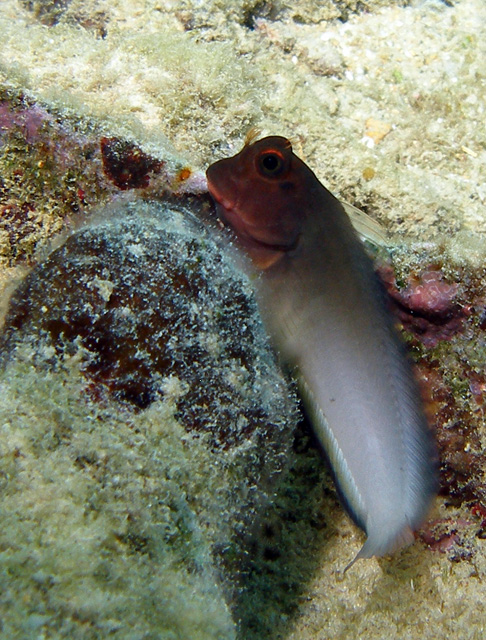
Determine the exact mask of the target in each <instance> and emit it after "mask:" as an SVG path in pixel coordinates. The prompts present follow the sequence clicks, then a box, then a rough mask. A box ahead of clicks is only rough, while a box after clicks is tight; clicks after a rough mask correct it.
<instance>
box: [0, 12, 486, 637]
mask: <svg viewBox="0 0 486 640" xmlns="http://www.w3.org/2000/svg"><path fill="white" fill-rule="evenodd" d="M41 4H42V3H40V2H39V3H36V2H31V3H27V2H26V3H21V2H15V1H13V0H2V2H1V3H0V41H1V42H2V45H1V48H0V80H1V82H2V83H3V84H6V85H7V86H12V87H16V88H20V89H23V90H25V91H26V92H27V93H28V94H29V95H30V96H32V97H33V98H34V99H35V100H37V101H39V102H40V103H42V104H45V105H47V106H48V107H49V108H51V109H52V110H53V111H56V112H58V113H61V114H63V113H64V114H68V115H69V117H70V118H71V119H74V120H76V118H79V119H80V120H81V119H83V121H93V122H95V123H97V126H99V127H100V128H101V129H102V130H103V131H104V132H106V134H107V135H117V136H120V137H126V138H128V139H131V140H134V141H136V142H137V144H139V145H140V146H141V147H142V148H143V149H144V150H145V151H147V152H150V153H152V154H154V155H158V156H160V157H165V158H172V159H174V160H173V161H174V163H176V164H177V163H179V164H181V163H182V164H183V163H186V164H189V165H190V166H191V167H193V168H194V169H204V167H205V166H207V165H208V164H209V163H211V162H213V161H214V160H216V159H218V158H220V157H223V156H225V155H229V154H231V153H233V152H236V151H237V150H238V149H239V148H240V146H241V144H242V141H243V139H244V137H245V134H246V133H247V131H248V130H249V129H250V127H252V126H255V127H258V128H260V129H261V130H262V131H263V132H264V133H265V134H280V135H285V136H288V137H290V138H291V139H292V141H293V143H294V148H295V150H296V151H297V153H298V154H299V155H300V156H301V157H302V158H304V159H305V160H306V162H307V163H308V164H309V165H310V166H311V167H312V168H313V169H314V170H315V172H316V174H317V175H318V176H319V178H320V179H321V180H322V181H323V182H324V184H326V185H327V186H328V187H329V188H330V189H331V190H332V191H333V192H334V193H335V194H336V195H337V196H339V197H341V198H342V199H345V200H347V201H349V202H352V203H353V204H355V205H357V206H360V207H362V208H364V209H365V210H366V211H367V213H368V214H370V215H371V216H372V217H374V218H375V219H377V220H378V221H379V222H380V223H381V224H382V226H383V227H384V228H385V229H387V230H388V231H389V232H390V234H396V236H395V238H398V239H397V240H396V241H397V242H399V241H402V240H403V239H410V240H411V241H414V242H416V243H422V244H423V246H424V247H427V246H433V245H434V243H436V244H437V243H440V245H441V252H442V253H443V255H445V256H446V260H450V261H453V262H454V263H455V264H465V265H467V266H468V268H471V269H475V268H477V269H479V268H480V267H484V265H485V261H486V210H485V201H486V128H485V125H484V123H485V109H486V3H485V2H484V0H462V1H460V0H458V1H456V2H440V1H439V0H431V1H429V2H418V1H417V2H412V3H411V4H410V5H409V6H402V4H404V3H394V2H389V3H386V2H376V3H374V2H372V1H369V2H365V3H353V2H347V3H346V2H337V3H335V5H336V6H335V5H334V4H333V3H332V2H330V1H329V2H323V3H316V2H299V1H298V0H296V1H295V2H263V3H262V2H260V3H252V2H224V1H220V2H218V1H212V2H191V1H190V0H187V1H185V2H171V1H170V0H149V1H146V2H144V1H142V0H131V1H128V0H113V1H112V2H109V3H104V2H101V1H99V2H97V0H86V1H85V2H83V1H76V0H73V1H72V2H70V3H66V6H64V7H63V11H64V13H63V14H62V18H61V19H59V21H58V23H57V24H55V25H54V26H50V27H47V26H45V25H43V24H41V22H40V21H39V19H36V17H35V14H34V13H33V12H32V11H30V12H29V11H28V10H27V9H26V6H27V5H30V6H31V8H32V7H34V9H35V8H37V9H38V5H41ZM44 4H45V5H48V4H49V3H48V2H46V3H44ZM52 4H55V3H52ZM58 5H62V3H58ZM105 5H108V6H105ZM355 5H359V6H358V8H357V9H356V10H355ZM66 7H67V8H66ZM346 7H348V9H347V8H346ZM90 16H95V18H94V19H93V20H89V19H88V18H89V17H90ZM79 22H82V23H83V24H85V25H89V26H88V27H83V28H79V27H78V26H76V23H79ZM93 25H94V26H93ZM101 32H103V35H104V37H103V38H102V37H100V35H99V34H100V33H101ZM5 274H6V275H5ZM5 274H4V275H3V278H4V279H5V278H6V277H10V271H8V270H6V271H5ZM2 414H3V415H5V412H4V411H2ZM482 437H483V442H484V443H485V444H486V435H485V434H484V433H483V434H482ZM444 510H445V507H444V505H443V504H441V503H439V504H438V505H437V507H436V511H435V514H434V517H439V515H443V514H444V513H445V511H444ZM455 515H456V517H458V518H460V517H464V518H466V519H467V518H468V515H467V514H464V513H462V512H461V511H460V510H458V512H457V514H455ZM333 517H334V518H335V521H334V522H333V524H332V536H330V537H329V538H327V539H326V543H325V545H323V549H322V559H319V562H318V563H317V564H318V565H319V568H318V569H316V571H315V574H314V575H313V578H312V580H310V581H309V582H308V583H307V584H306V585H305V589H304V591H303V593H302V594H301V597H300V600H299V608H298V611H297V613H296V614H295V615H293V616H292V617H290V618H289V619H288V620H287V622H285V621H283V629H284V630H282V620H281V621H280V623H281V624H280V626H279V631H278V637H279V638H286V639H287V640H311V639H312V640H325V639H328V638H329V639H330V638H339V639H349V640H350V639H352V638H353V639H354V638H360V639H363V640H364V639H366V640H375V639H376V640H378V639H382V638H383V639H384V638H403V639H409V638H457V639H459V640H462V639H469V638H470V639H478V640H479V639H480V638H484V636H485V634H486V541H485V540H481V539H479V538H474V537H473V539H472V540H471V543H470V544H471V548H472V550H473V552H472V553H471V554H470V557H468V558H465V559H462V560H460V561H458V562H453V561H451V559H450V558H449V557H448V556H447V554H441V553H438V552H437V551H431V550H430V549H426V548H425V547H424V546H423V545H421V544H420V543H416V544H415V545H413V546H412V547H411V548H409V549H407V550H404V551H402V552H401V553H398V554H397V555H396V556H394V557H391V558H386V559H373V560H369V561H365V562H364V561H363V562H359V563H357V564H356V565H355V566H354V567H353V568H352V570H350V571H349V572H348V573H347V574H346V575H345V576H343V575H342V573H341V571H342V568H343V567H344V566H346V564H347V563H348V562H349V560H350V558H352V557H353V556H354V554H355V553H356V552H357V551H358V549H359V548H360V545H361V544H362V535H361V534H360V532H359V531H358V530H357V529H356V528H355V527H354V526H353V525H352V524H351V523H350V522H349V520H348V518H347V517H346V516H345V515H344V513H343V512H342V511H341V510H339V509H338V510H334V511H333ZM282 553H284V554H285V550H282ZM303 553H305V551H303ZM312 553H316V551H315V549H313V551H312ZM100 606H101V607H102V605H100ZM39 624H40V623H39ZM0 633H1V632H0ZM42 633H43V632H42V631H40V630H39V631H38V635H35V633H34V631H33V632H32V636H31V637H38V638H43V637H55V636H50V635H48V636H45V635H42ZM100 633H101V632H100ZM152 634H153V635H151V636H150V637H151V638H152V637H153V638H157V637H164V638H165V637H169V636H165V635H160V636H159V635H158V632H157V628H156V627H154V628H153V629H152ZM4 637H7V636H4ZM19 637H20V636H19ZM59 637H61V636H59ZM62 637H64V636H62ZM79 637H82V636H79ZM87 637H88V636H87ZM89 637H91V636H89ZM99 637H104V636H103V635H99ZM106 637H108V636H106ZM115 637H117V636H115ZM120 637H127V638H128V637H131V636H130V634H129V633H128V634H127V635H122V636H120ZM137 637H138V636H137ZM144 637H145V636H144ZM146 637H149V636H146ZM175 637H178V638H179V637H182V636H180V635H174V638H175ZM192 637H194V638H196V637H198V635H197V633H196V632H195V635H194V636H191V638H192ZM203 637H207V636H203ZM215 637H216V636H215ZM218 637H221V636H218ZM276 637H277V636H276Z"/></svg>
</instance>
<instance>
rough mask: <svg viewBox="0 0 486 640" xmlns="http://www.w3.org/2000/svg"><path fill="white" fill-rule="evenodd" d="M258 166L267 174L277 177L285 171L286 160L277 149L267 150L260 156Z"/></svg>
mask: <svg viewBox="0 0 486 640" xmlns="http://www.w3.org/2000/svg"><path fill="white" fill-rule="evenodd" d="M258 167H259V169H260V171H261V173H263V174H264V175H265V176H268V177H270V178H275V177H277V176H279V175H280V174H281V173H282V172H283V170H284V168H285V162H284V159H283V158H282V156H281V155H280V154H279V153H277V152H276V151H266V152H265V153H262V154H261V155H260V156H259V157H258Z"/></svg>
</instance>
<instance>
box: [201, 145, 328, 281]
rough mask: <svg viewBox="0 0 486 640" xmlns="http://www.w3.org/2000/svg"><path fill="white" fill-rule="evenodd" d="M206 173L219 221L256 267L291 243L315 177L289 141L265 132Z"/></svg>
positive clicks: (270, 260) (294, 241)
mask: <svg viewBox="0 0 486 640" xmlns="http://www.w3.org/2000/svg"><path fill="white" fill-rule="evenodd" d="M206 176H207V180H208V188H209V193H210V194H211V196H212V197H213V199H214V200H215V202H216V208H217V211H218V215H219V217H220V219H221V220H222V221H223V222H224V223H226V224H229V225H230V227H231V228H232V229H233V231H234V232H235V234H236V237H237V239H238V241H239V242H240V244H241V245H243V247H244V249H245V250H246V252H247V253H248V254H249V256H250V258H252V260H253V261H254V263H256V264H257V266H260V267H263V268H265V267H266V266H269V264H273V262H274V261H275V260H276V259H278V257H279V255H282V253H285V252H287V251H290V250H292V249H294V248H295V247H296V246H297V244H298V241H299V236H300V234H301V231H302V226H303V224H304V221H305V218H306V215H307V211H308V208H309V202H310V200H312V190H313V188H314V181H317V178H316V177H315V175H314V174H313V173H312V171H311V170H310V169H309V168H308V167H307V166H306V165H305V164H304V163H303V162H302V161H301V160H300V159H299V158H298V157H297V156H296V155H294V153H293V152H292V145H291V143H290V141H289V140H287V139H286V138H283V137H281V136H270V137H267V138H263V139H261V140H258V141H256V142H253V143H251V144H247V145H245V146H244V147H243V149H242V150H241V151H240V152H239V153H237V154H236V155H235V156H232V157H230V158H224V159H223V160H219V161H218V162H215V163H214V164H212V165H211V166H210V167H209V168H208V170H207V172H206Z"/></svg>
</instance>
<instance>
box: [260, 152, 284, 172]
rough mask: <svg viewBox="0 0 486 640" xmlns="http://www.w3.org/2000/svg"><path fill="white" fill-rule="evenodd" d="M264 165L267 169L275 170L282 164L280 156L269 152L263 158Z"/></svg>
mask: <svg viewBox="0 0 486 640" xmlns="http://www.w3.org/2000/svg"><path fill="white" fill-rule="evenodd" d="M262 165H263V168H264V169H266V170H267V171H270V172H272V171H275V169H277V168H278V167H279V166H280V158H279V157H278V156H276V155H275V154H273V153H269V154H268V155H266V156H265V157H264V158H263V159H262Z"/></svg>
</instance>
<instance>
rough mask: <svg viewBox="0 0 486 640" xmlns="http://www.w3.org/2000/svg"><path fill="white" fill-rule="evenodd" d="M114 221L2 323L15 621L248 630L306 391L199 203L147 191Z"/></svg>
mask: <svg viewBox="0 0 486 640" xmlns="http://www.w3.org/2000/svg"><path fill="white" fill-rule="evenodd" d="M102 218H103V220H100V221H99V222H97V223H96V224H93V223H92V224H91V225H90V226H88V227H86V228H84V229H82V230H79V231H78V232H76V233H74V234H73V235H71V236H69V237H68V239H67V240H66V241H65V243H64V244H63V245H62V246H61V247H59V248H58V249H56V250H54V251H53V252H52V253H51V254H50V255H49V257H47V259H46V260H44V261H43V262H41V263H40V264H39V265H38V266H36V267H35V268H34V269H33V270H32V271H31V272H30V273H29V274H28V275H27V276H26V277H25V279H24V280H23V281H22V283H21V285H20V286H19V287H18V289H17V290H16V291H15V293H14V294H13V296H12V298H11V301H10V306H9V310H8V313H7V315H6V318H5V322H4V329H3V334H2V338H1V354H2V373H1V386H2V396H3V397H4V398H5V404H4V405H3V406H4V409H2V461H3V462H2V474H3V478H4V495H3V512H4V514H5V516H4V519H3V526H2V544H1V547H2V558H3V562H4V567H5V573H4V578H3V585H4V589H3V591H2V605H3V606H2V610H3V616H2V624H3V631H4V633H8V635H10V637H16V636H15V634H16V633H19V632H22V633H24V634H25V636H24V637H30V636H29V634H33V633H35V632H40V630H41V629H42V630H43V633H48V634H61V635H62V637H70V638H81V637H82V638H91V637H92V638H95V637H100V635H104V634H107V635H108V634H109V635H111V636H113V637H120V638H147V637H149V636H150V637H155V636H153V635H151V634H153V633H154V632H155V629H156V630H157V631H156V637H159V638H172V637H176V636H175V635H174V634H176V635H178V636H179V637H184V638H231V637H235V629H236V621H237V620H238V618H242V617H244V616H245V615H247V616H249V615H250V613H249V611H246V613H245V603H244V599H245V597H244V595H243V594H244V593H245V591H246V590H247V589H249V587H248V585H245V584H243V583H242V574H243V573H244V570H243V567H244V565H245V560H244V558H245V554H248V552H249V545H251V546H252V548H253V550H255V549H256V548H257V547H258V546H259V545H260V546H261V552H260V553H261V556H262V557H264V556H265V553H269V554H270V555H271V554H272V551H271V546H272V541H270V543H268V542H265V535H263V537H262V535H261V532H262V531H264V530H265V528H266V530H267V532H268V531H269V530H270V529H271V525H270V524H268V522H269V521H267V519H268V518H269V513H270V512H271V511H272V509H273V508H274V506H273V502H274V500H273V496H274V495H275V494H276V493H278V491H279V486H280V487H281V485H282V481H283V478H285V476H286V473H287V472H288V469H289V465H290V463H291V460H292V455H291V451H292V445H293V441H294V437H295V434H294V429H295V422H296V417H297V412H296V406H295V398H294V397H293V395H292V394H290V393H289V389H288V385H287V383H286V381H285V380H284V379H283V378H282V376H281V374H280V372H279V370H278V367H277V366H276V363H275V360H274V356H273V354H272V352H271V351H270V350H269V347H268V344H267V340H266V335H265V332H264V330H263V328H262V325H261V321H260V318H259V315H258V312H257V309H256V306H255V302H254V300H253V298H252V291H251V287H250V286H249V283H248V282H247V281H246V280H245V279H244V278H243V277H242V276H241V275H239V274H238V272H237V271H236V270H235V267H234V266H233V265H232V262H231V261H230V260H229V259H228V257H227V256H226V255H225V253H224V251H223V250H222V249H221V248H220V247H219V248H218V246H217V244H216V243H215V241H214V240H213V239H212V237H211V236H210V235H209V233H208V232H207V231H205V230H204V228H202V227H201V223H200V222H197V220H196V219H195V218H194V216H193V215H192V214H191V213H190V211H188V210H187V209H183V208H180V207H179V208H176V207H174V206H173V207H168V206H167V205H166V206H162V205H160V204H157V203H148V204H147V203H144V202H143V201H140V200H138V199H135V200H133V201H129V202H123V201H121V202H117V203H116V204H113V205H112V206H111V207H110V208H108V209H106V208H105V209H103V212H102ZM265 523H267V524H265ZM270 537H271V536H270ZM34 540H35V541H36V543H35V548H34V547H33V544H34ZM260 543H261V544H260ZM255 545H256V547H255ZM266 547H268V548H269V549H270V551H268V550H267V551H265V549H266ZM250 591H251V589H250ZM236 609H238V610H239V613H235V611H236ZM21 611H24V614H25V615H23V616H20V617H19V614H20V612H21ZM232 611H233V613H232ZM19 619H22V625H21V628H18V624H19ZM257 627H258V625H257ZM147 634H148V635H147ZM57 637H59V635H58V636H57Z"/></svg>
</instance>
